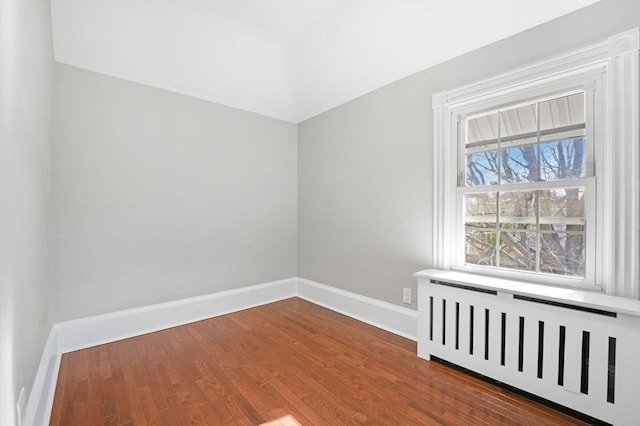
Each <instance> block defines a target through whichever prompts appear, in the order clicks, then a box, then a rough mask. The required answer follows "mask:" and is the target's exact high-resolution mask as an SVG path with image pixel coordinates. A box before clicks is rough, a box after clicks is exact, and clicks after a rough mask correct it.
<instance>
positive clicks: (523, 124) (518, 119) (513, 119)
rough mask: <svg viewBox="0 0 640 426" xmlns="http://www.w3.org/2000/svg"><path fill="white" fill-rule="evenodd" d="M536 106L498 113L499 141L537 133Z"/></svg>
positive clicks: (533, 104) (526, 106)
mask: <svg viewBox="0 0 640 426" xmlns="http://www.w3.org/2000/svg"><path fill="white" fill-rule="evenodd" d="M536 120H537V118H536V104H535V103H532V104H529V105H523V106H519V107H517V108H511V109H507V110H503V111H502V112H501V113H500V139H510V138H512V137H513V136H516V135H523V134H527V133H535V132H537V131H538V123H537V121H536Z"/></svg>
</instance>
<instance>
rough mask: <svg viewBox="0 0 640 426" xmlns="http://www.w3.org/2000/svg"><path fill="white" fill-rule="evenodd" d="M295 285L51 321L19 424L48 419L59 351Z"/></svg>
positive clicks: (289, 293)
mask: <svg viewBox="0 0 640 426" xmlns="http://www.w3.org/2000/svg"><path fill="white" fill-rule="evenodd" d="M296 290H297V279H296V278H288V279H285V280H280V281H273V282H269V283H265V284H258V285H253V286H249V287H242V288H238V289H233V290H228V291H222V292H219V293H213V294H207V295H204V296H196V297H190V298H187V299H180V300H175V301H172V302H166V303H159V304H156V305H149V306H143V307H140V308H134V309H127V310H123V311H118V312H113V313H109V314H104V315H95V316H91V317H86V318H79V319H75V320H70V321H63V322H58V323H55V324H54V325H53V327H52V328H51V333H50V334H49V339H48V340H47V343H46V345H45V348H44V351H43V353H42V358H41V359H40V365H39V366H38V372H37V373H36V378H35V380H34V383H33V387H32V390H31V394H30V395H29V400H28V403H27V412H26V415H25V419H24V420H25V421H24V422H23V426H42V425H46V424H49V418H50V417H51V408H52V407H53V396H54V393H55V388H56V381H57V379H58V370H59V368H60V358H61V356H62V354H63V353H66V352H71V351H75V350H79V349H84V348H89V347H91V346H96V345H100V344H104V343H109V342H114V341H116V340H121V339H126V338H129V337H134V336H139V335H142V334H146V333H151V332H154V331H158V330H164V329H167V328H171V327H175V326H178V325H183V324H188V323H191V322H195V321H200V320H203V319H207V318H212V317H216V316H220V315H225V314H228V313H232V312H237V311H241V310H243V309H249V308H253V307H255V306H260V305H265V304H267V303H272V302H276V301H278V300H283V299H288V298H290V297H295V296H296Z"/></svg>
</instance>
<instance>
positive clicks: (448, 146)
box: [432, 28, 640, 299]
mask: <svg viewBox="0 0 640 426" xmlns="http://www.w3.org/2000/svg"><path fill="white" fill-rule="evenodd" d="M596 74H600V75H601V76H602V77H601V81H602V83H603V84H602V86H603V87H602V88H601V89H600V90H599V91H598V96H602V97H603V98H602V99H601V101H602V102H601V103H602V105H604V111H597V114H598V121H599V122H600V123H601V125H600V126H599V127H598V129H597V130H596V131H597V132H598V135H597V137H598V140H597V142H596V144H597V147H596V152H595V155H596V158H597V162H596V176H597V178H596V179H597V181H596V188H597V197H598V200H597V207H596V216H597V224H598V225H597V229H596V238H595V239H596V242H597V243H596V248H595V282H596V284H597V286H598V288H599V289H602V290H603V291H604V292H606V293H608V294H612V295H616V296H623V297H630V298H634V299H638V298H640V280H639V275H640V265H639V264H640V203H639V200H640V124H639V122H640V107H639V104H640V28H634V29H632V30H629V31H626V32H623V33H620V34H616V35H613V36H611V37H609V38H608V39H607V40H605V41H603V42H601V43H597V44H593V45H591V46H588V47H585V48H582V49H579V50H575V51H573V52H570V53H568V54H565V55H561V56H557V57H554V58H551V59H549V60H545V61H542V62H539V63H536V64H533V65H531V66H527V67H524V68H520V69H517V70H514V71H511V72H508V73H505V74H502V75H499V76H497V77H494V78H490V79H487V80H483V81H480V82H478V83H475V84H472V85H468V86H464V87H460V88H458V89H454V90H447V91H443V92H439V93H436V94H434V95H433V138H434V144H433V155H434V158H433V159H434V161H433V188H434V191H433V218H434V221H433V225H434V226H433V235H432V238H433V264H434V266H435V267H436V268H438V269H443V270H451V269H455V268H456V262H457V261H456V255H457V253H456V248H457V244H456V238H455V236H457V235H459V230H458V229H457V227H456V223H457V221H456V218H457V216H458V215H459V211H458V210H459V208H458V206H457V205H456V201H457V196H456V190H457V181H458V179H457V173H458V152H457V150H458V141H457V135H456V126H457V123H456V117H457V114H458V113H459V111H462V110H464V108H465V106H469V105H478V104H480V103H483V102H485V101H486V102H491V101H495V100H496V99H500V98H507V97H508V96H509V95H510V94H514V93H524V92H526V91H527V90H531V91H532V92H535V91H537V90H539V89H540V88H542V87H545V88H550V87H553V85H554V84H567V82H568V81H570V80H572V79H575V80H576V81H584V79H585V77H587V76H589V75H596ZM588 261H589V262H593V261H594V260H593V259H591V260H588ZM559 282H560V283H561V285H566V283H564V282H563V281H562V280H559ZM554 284H556V283H554Z"/></svg>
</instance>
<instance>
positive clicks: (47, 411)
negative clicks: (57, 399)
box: [22, 324, 62, 426]
mask: <svg viewBox="0 0 640 426" xmlns="http://www.w3.org/2000/svg"><path fill="white" fill-rule="evenodd" d="M61 356H62V354H61V352H60V351H59V350H58V330H57V328H56V325H55V324H54V325H53V326H52V327H51V332H50V333H49V338H48V339H47V343H45V345H44V350H43V351H42V357H41V358H40V365H38V371H37V372H36V378H35V380H34V381H33V386H32V387H31V392H30V393H29V399H28V401H27V409H26V412H25V416H24V419H23V421H22V424H23V426H32V425H33V426H37V425H47V424H49V417H51V408H52V407H53V395H54V393H55V390H56V382H57V380H58V370H59V369H60V358H61Z"/></svg>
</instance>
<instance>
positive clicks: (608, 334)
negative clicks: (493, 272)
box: [415, 270, 640, 425]
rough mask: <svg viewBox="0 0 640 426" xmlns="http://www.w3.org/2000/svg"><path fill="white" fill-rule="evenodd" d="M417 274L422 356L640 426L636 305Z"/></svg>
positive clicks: (452, 275) (454, 275)
mask: <svg viewBox="0 0 640 426" xmlns="http://www.w3.org/2000/svg"><path fill="white" fill-rule="evenodd" d="M415 276H416V277H417V278H418V356H420V357H422V358H426V359H430V358H431V357H432V356H434V357H437V358H440V359H443V360H446V361H449V362H451V363H454V364H456V365H459V366H461V367H464V368H467V369H469V370H472V371H474V372H477V373H480V374H482V375H484V376H487V377H490V378H492V379H495V380H498V381H500V382H503V383H506V384H508V385H511V386H513V387H516V388H519V389H522V390H524V391H526V392H529V393H532V394H534V395H537V396H539V397H542V398H545V399H547V400H550V401H553V402H555V403H558V404H561V405H563V406H566V407H568V408H571V409H573V410H576V411H579V412H581V413H584V414H587V415H589V416H592V417H595V418H597V419H599V420H602V421H605V422H607V423H611V424H615V425H632V424H639V422H640V420H639V419H640V399H639V397H638V387H639V386H640V301H638V300H633V299H626V298H619V297H613V296H608V295H604V294H599V293H593V292H586V291H580V290H571V289H553V288H549V287H545V286H540V285H532V284H524V283H518V282H514V281H507V280H500V279H494V278H487V277H477V276H475V275H471V274H464V273H459V272H447V271H439V270H425V271H421V272H418V273H417V274H415Z"/></svg>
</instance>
